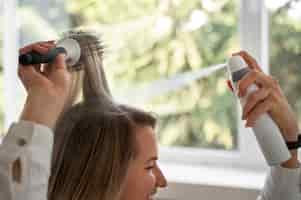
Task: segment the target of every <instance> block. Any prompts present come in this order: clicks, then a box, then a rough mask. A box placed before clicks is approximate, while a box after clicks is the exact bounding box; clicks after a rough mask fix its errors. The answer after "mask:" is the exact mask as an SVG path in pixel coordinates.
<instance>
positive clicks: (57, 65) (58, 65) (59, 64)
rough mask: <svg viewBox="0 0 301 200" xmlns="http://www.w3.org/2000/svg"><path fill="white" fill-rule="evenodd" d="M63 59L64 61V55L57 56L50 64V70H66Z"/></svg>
mask: <svg viewBox="0 0 301 200" xmlns="http://www.w3.org/2000/svg"><path fill="white" fill-rule="evenodd" d="M65 59H66V55H65V54H62V53H61V54H59V55H58V56H57V57H56V58H55V60H54V62H53V63H52V64H51V68H52V69H53V70H56V69H67V67H66V61H65Z"/></svg>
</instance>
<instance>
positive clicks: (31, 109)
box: [0, 42, 70, 200]
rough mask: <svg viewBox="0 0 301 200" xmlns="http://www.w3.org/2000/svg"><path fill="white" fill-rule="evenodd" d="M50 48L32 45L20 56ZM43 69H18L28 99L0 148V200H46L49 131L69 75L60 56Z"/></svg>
mask: <svg viewBox="0 0 301 200" xmlns="http://www.w3.org/2000/svg"><path fill="white" fill-rule="evenodd" d="M52 47H54V44H53V43H52V42H43V43H36V44H33V45H29V46H27V47H24V48H22V49H21V50H20V53H25V52H28V51H31V50H35V51H38V52H39V53H46V52H47V51H48V50H49V49H50V48H52ZM45 69H46V70H45V71H43V72H42V71H41V66H40V65H35V66H20V67H19V77H20V79H21V80H22V83H23V85H24V87H25V89H26V91H27V94H28V95H27V99H26V102H25V105H24V109H23V112H22V114H21V118H20V122H18V123H16V124H13V125H12V126H11V128H10V129H9V132H8V134H7V136H6V137H5V139H4V141H3V144H2V145H1V146H0V185H1V187H0V196H1V199H2V198H3V199H6V200H21V199H22V200H27V199H28V200H31V199H32V200H42V199H45V200H46V199H47V187H48V177H49V174H50V159H51V152H52V145H53V134H52V128H53V127H54V126H55V123H56V120H57V119H58V117H59V115H60V113H61V112H62V110H63V107H64V104H65V101H66V99H67V97H68V93H69V84H70V75H69V73H68V72H67V70H66V66H65V58H64V55H59V56H58V57H57V58H56V60H55V61H54V63H52V64H50V65H46V66H45ZM4 197H5V198H4Z"/></svg>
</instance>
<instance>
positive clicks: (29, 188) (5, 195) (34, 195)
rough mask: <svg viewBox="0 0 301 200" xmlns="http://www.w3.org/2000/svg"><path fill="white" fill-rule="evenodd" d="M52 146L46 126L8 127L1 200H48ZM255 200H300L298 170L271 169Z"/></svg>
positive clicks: (0, 150) (0, 170)
mask: <svg viewBox="0 0 301 200" xmlns="http://www.w3.org/2000/svg"><path fill="white" fill-rule="evenodd" d="M52 146H53V132H52V130H51V129H49V128H47V127H45V126H42V125H38V124H35V123H31V122H26V121H21V122H18V123H16V124H13V125H12V126H11V128H10V129H9V132H8V134H7V136H6V137H5V138H4V140H3V143H2V145H1V146H0V200H47V186H48V178H49V174H50V160H51V152H52ZM18 165H19V167H16V166H18ZM14 166H15V167H16V169H17V170H15V172H19V173H20V174H19V175H20V176H17V175H18V173H17V175H16V174H15V173H13V167H14ZM257 200H301V192H300V168H297V169H287V168H282V167H280V166H277V167H273V168H271V170H270V173H269V174H268V176H267V178H266V182H265V185H264V188H263V189H262V192H261V195H260V196H259V197H258V198H257Z"/></svg>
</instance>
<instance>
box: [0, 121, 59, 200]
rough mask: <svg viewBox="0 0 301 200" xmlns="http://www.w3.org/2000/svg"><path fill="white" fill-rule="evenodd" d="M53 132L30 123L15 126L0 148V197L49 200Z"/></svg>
mask: <svg viewBox="0 0 301 200" xmlns="http://www.w3.org/2000/svg"><path fill="white" fill-rule="evenodd" d="M52 146H53V133H52V130H51V129H50V128H48V127H46V126H42V125H39V124H35V123H32V122H27V121H20V122H18V123H15V124H13V125H12V126H11V127H10V129H9V131H8V134H7V136H6V137H5V138H4V140H3V143H2V145H1V146H0V197H1V199H5V200H46V199H47V187H48V178H49V174H50V161H51V152H52Z"/></svg>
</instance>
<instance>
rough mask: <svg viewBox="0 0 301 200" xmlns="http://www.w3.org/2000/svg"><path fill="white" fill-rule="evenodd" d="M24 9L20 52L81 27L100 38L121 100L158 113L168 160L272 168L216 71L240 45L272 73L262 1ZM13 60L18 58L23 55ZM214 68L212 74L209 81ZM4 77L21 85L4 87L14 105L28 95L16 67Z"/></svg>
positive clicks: (150, 0)
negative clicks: (104, 46)
mask: <svg viewBox="0 0 301 200" xmlns="http://www.w3.org/2000/svg"><path fill="white" fill-rule="evenodd" d="M10 2H15V3H16V0H15V1H10ZM18 3H19V4H18V6H16V5H14V4H13V3H8V4H9V5H10V6H11V11H10V12H11V15H13V14H14V13H18V16H19V21H18V23H16V24H18V25H17V26H16V27H13V25H11V28H10V29H11V32H14V30H15V29H17V27H18V26H19V27H18V28H19V31H15V32H17V33H18V34H10V35H9V36H8V37H7V38H6V40H11V41H14V40H15V41H18V45H25V44H28V43H30V42H34V41H38V40H48V39H53V38H58V37H59V36H60V34H61V33H62V32H64V31H66V30H68V29H70V28H74V27H86V28H87V27H88V28H93V29H95V30H97V31H98V32H99V33H101V34H100V37H102V39H103V41H104V44H105V45H106V47H107V48H106V56H105V66H106V69H105V70H106V72H107V75H108V77H109V79H110V80H111V84H110V85H111V88H112V90H113V93H114V95H115V97H116V99H117V100H118V101H120V102H125V103H131V104H134V105H136V106H141V107H143V108H145V109H147V110H149V111H153V112H155V113H157V115H158V118H159V119H160V125H159V127H160V128H159V130H158V138H159V141H160V143H161V145H162V148H161V149H162V152H161V153H162V154H161V155H162V158H163V160H167V161H180V162H184V163H185V162H187V163H197V164H200V163H202V164H214V165H220V164H222V165H224V166H229V167H232V166H234V165H235V166H241V167H250V168H261V169H262V166H264V161H263V158H262V156H261V154H260V152H259V149H258V147H257V145H256V141H255V138H254V136H253V135H252V134H251V133H248V132H250V130H247V129H244V128H243V123H241V120H240V119H239V113H240V111H239V109H237V108H238V106H237V102H236V100H235V97H233V96H232V94H231V93H230V92H229V91H228V90H227V88H226V84H225V81H226V79H227V76H226V73H225V71H224V70H219V71H214V69H217V68H219V66H215V65H216V64H219V63H224V62H225V59H226V58H227V57H228V56H229V55H230V54H231V52H233V51H237V50H239V49H241V48H242V49H246V50H248V51H249V52H251V54H252V55H254V56H255V57H256V58H257V59H258V60H259V62H260V63H261V65H262V66H263V67H264V70H266V71H268V36H269V34H268V33H269V32H268V30H269V29H268V13H267V10H266V8H265V4H264V2H263V1H261V0H253V1H248V0H241V1H235V0H202V1H199V0H186V1H184V0H160V1H157V0H136V1H132V0H122V1H121V0H120V1H116V0H108V1H105V2H101V1H97V0H87V1H76V0H68V1H58V0H56V1H50V0H44V1H43V2H42V1H38V0H19V1H18ZM46 10H47V12H45V11H46ZM6 20H7V21H12V20H15V21H17V19H14V18H12V19H9V18H8V17H7V18H6ZM11 24H14V23H11ZM32 27H34V29H33V28H32ZM18 45H17V44H16V45H15V48H16V49H17V46H18ZM4 46H5V45H4ZM14 51H15V49H11V51H10V52H14ZM11 56H12V58H13V59H12V60H14V61H16V58H17V56H16V55H14V54H12V55H11ZM7 62H8V61H7ZM10 62H12V61H10ZM11 65H14V66H16V64H14V63H11ZM210 66H211V67H210ZM212 66H213V68H212ZM209 69H210V70H212V71H214V72H212V73H210V75H206V76H205V75H204V76H203V74H206V73H209V72H208V70H209ZM6 70H7V72H6V73H5V76H6V77H7V79H5V81H8V80H13V81H14V83H5V91H6V92H7V95H8V98H9V101H8V102H14V101H13V99H14V98H15V99H21V96H23V97H24V94H23V95H20V92H16V89H15V88H17V87H18V88H21V87H20V83H19V84H18V86H17V84H16V80H17V77H16V71H15V70H16V68H7V69H6ZM12 88H13V89H12ZM146 89H149V90H146ZM18 91H19V90H18ZM19 101H20V100H19ZM20 102H22V101H20ZM5 107H6V117H7V120H6V121H7V122H11V120H12V119H13V117H12V115H14V116H16V115H17V114H18V113H19V112H20V107H19V110H18V111H17V109H16V108H15V106H8V107H7V106H5ZM7 113H8V114H7ZM15 118H16V117H15ZM250 155H253V156H250Z"/></svg>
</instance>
